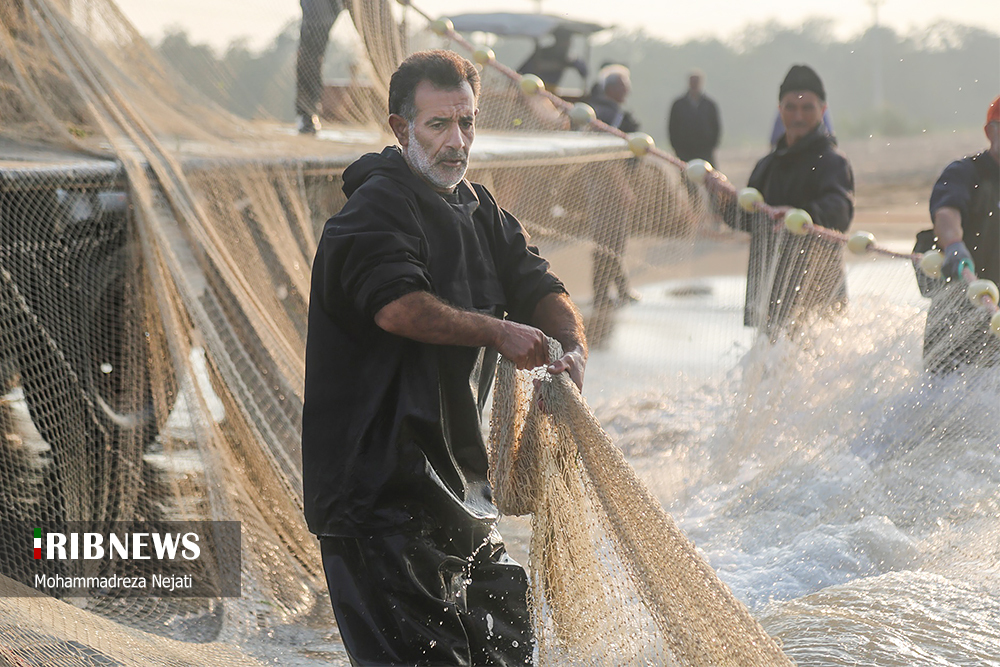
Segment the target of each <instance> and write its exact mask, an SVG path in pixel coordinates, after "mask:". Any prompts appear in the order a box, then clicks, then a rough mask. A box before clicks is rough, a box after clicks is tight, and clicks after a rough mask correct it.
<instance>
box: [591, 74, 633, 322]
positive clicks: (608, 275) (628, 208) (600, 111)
mask: <svg viewBox="0 0 1000 667" xmlns="http://www.w3.org/2000/svg"><path fill="white" fill-rule="evenodd" d="M598 85H599V88H598V92H597V94H596V95H595V96H593V97H591V98H590V100H589V102H590V104H591V106H592V107H593V108H594V112H595V113H596V114H597V119H598V120H600V121H603V122H605V123H607V124H608V125H610V126H611V127H614V128H618V129H619V130H621V131H622V132H636V131H637V130H638V129H639V123H638V122H636V120H635V118H633V117H632V114H630V113H629V112H628V111H626V110H625V109H624V107H623V106H622V105H624V104H625V100H626V99H627V98H628V96H629V93H630V92H632V78H631V75H630V73H629V70H628V68H627V67H625V66H624V65H608V66H607V67H604V68H603V69H602V70H601V72H600V75H599V77H598ZM630 173H631V166H629V165H626V166H623V165H621V164H617V163H615V164H608V165H605V166H603V167H601V168H600V169H598V170H597V171H596V172H595V177H596V178H597V179H598V182H597V183H595V184H594V186H593V187H592V188H591V189H590V190H589V191H588V192H590V193H593V194H595V195H596V194H597V193H598V192H608V193H609V194H610V195H611V196H612V198H613V201H614V204H613V209H614V214H613V215H612V214H610V213H609V212H608V211H598V210H595V209H594V207H593V206H588V207H587V210H589V211H591V215H593V216H594V217H593V218H592V220H591V229H592V232H593V239H594V274H593V285H594V301H593V302H594V305H595V307H597V308H605V309H607V308H610V307H613V306H625V305H628V304H630V303H634V302H636V301H638V300H639V295H638V294H637V293H635V292H633V291H632V289H631V286H630V282H629V277H628V271H627V270H626V269H625V261H624V255H625V249H626V246H627V245H628V235H629V227H630V224H631V217H632V210H633V208H635V200H636V196H635V192H634V191H633V190H632V185H631V184H630V183H629V178H628V177H629V175H630ZM612 287H613V288H614V289H615V292H616V298H615V299H612V298H611V288H612Z"/></svg>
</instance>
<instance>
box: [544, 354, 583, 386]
mask: <svg viewBox="0 0 1000 667" xmlns="http://www.w3.org/2000/svg"><path fill="white" fill-rule="evenodd" d="M586 367H587V358H586V357H585V356H584V355H583V350H581V349H580V348H574V349H572V350H570V351H569V352H566V353H565V354H564V355H563V356H561V357H559V358H558V359H556V360H555V361H554V362H552V363H551V364H549V366H548V371H549V373H552V374H553V375H558V374H559V373H562V372H567V373H569V378H570V379H571V380H572V381H573V384H575V385H576V387H577V389H579V390H580V391H583V373H584V370H585V369H586Z"/></svg>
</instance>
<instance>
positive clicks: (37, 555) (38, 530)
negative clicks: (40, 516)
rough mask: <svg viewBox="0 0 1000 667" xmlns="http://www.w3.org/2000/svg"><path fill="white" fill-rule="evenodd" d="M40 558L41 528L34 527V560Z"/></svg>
mask: <svg viewBox="0 0 1000 667" xmlns="http://www.w3.org/2000/svg"><path fill="white" fill-rule="evenodd" d="M41 558H42V529H41V528H35V560H40V559H41Z"/></svg>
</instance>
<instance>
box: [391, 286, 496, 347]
mask: <svg viewBox="0 0 1000 667" xmlns="http://www.w3.org/2000/svg"><path fill="white" fill-rule="evenodd" d="M375 324H377V325H378V326H379V327H381V328H382V329H384V330H385V331H388V332H389V333H392V334H396V335H398V336H403V337H405V338H410V339H412V340H415V341H418V342H421V343H430V344H432V345H467V346H470V347H493V348H495V347H497V340H498V338H499V336H500V326H501V324H500V320H498V319H496V318H495V317H490V316H489V315H482V314H480V313H475V312H470V311H466V310H461V309H459V308H455V307H454V306H451V305H449V304H447V303H445V302H444V301H441V300H440V299H439V298H437V297H436V296H434V295H433V294H431V293H429V292H410V293H409V294H406V295H404V296H402V297H400V298H398V299H396V300H395V301H393V302H391V303H389V304H387V305H385V306H384V307H383V308H381V309H380V310H379V311H378V312H377V313H376V314H375Z"/></svg>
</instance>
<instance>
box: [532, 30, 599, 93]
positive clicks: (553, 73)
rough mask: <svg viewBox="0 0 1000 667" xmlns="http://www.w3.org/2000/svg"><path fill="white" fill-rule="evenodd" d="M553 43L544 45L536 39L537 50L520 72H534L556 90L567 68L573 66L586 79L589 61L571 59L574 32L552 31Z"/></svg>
mask: <svg viewBox="0 0 1000 667" xmlns="http://www.w3.org/2000/svg"><path fill="white" fill-rule="evenodd" d="M551 37H552V38H553V39H554V41H553V43H552V44H549V45H546V46H542V45H541V42H540V41H538V40H535V51H534V53H532V54H531V56H529V57H528V59H527V60H526V61H524V64H523V65H521V67H519V68H518V70H517V73H518V74H534V75H535V76H537V77H538V78H539V79H541V80H542V81H543V82H544V83H545V89H546V90H555V87H556V86H558V85H559V81H560V80H561V79H562V76H563V72H565V71H566V69H567V68H573V69H575V70H576V71H577V72H579V73H580V76H581V77H582V78H583V79H584V80H586V78H587V63H585V62H583V60H581V59H580V58H575V59H570V57H569V48H570V45H571V44H572V40H573V33H572V32H571V31H569V30H567V29H565V28H556V29H555V30H553V31H552V35H551Z"/></svg>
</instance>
